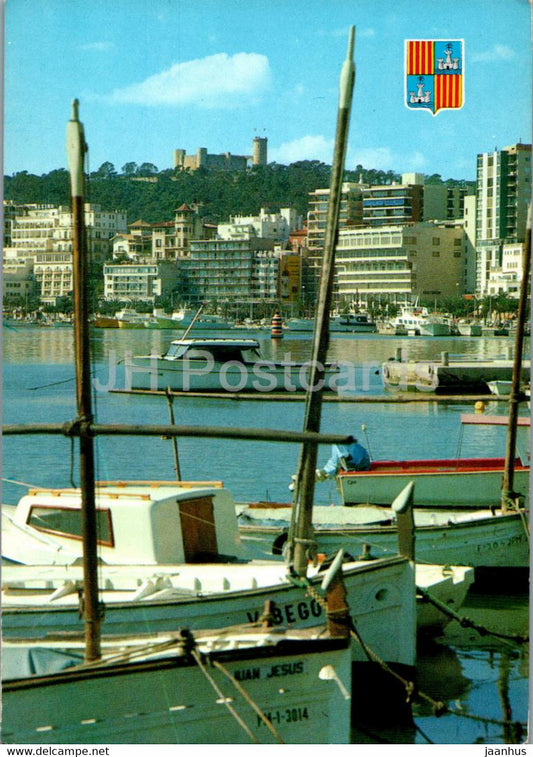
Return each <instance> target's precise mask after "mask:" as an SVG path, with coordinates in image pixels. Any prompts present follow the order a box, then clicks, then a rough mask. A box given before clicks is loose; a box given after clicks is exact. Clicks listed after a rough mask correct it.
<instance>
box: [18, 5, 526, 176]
mask: <svg viewBox="0 0 533 757" xmlns="http://www.w3.org/2000/svg"><path fill="white" fill-rule="evenodd" d="M4 12H5V20H4V37H5V39H4V45H5V76H4V87H5V92H4V99H5V104H4V119H5V120H4V173H5V174H13V173H15V172H18V171H23V170H26V171H29V172H30V173H36V174H41V173H47V172H48V171H50V170H53V169H55V168H60V167H63V166H65V165H66V159H65V148H64V133H65V127H66V122H67V121H68V119H69V117H70V103H71V101H72V99H73V98H75V97H77V98H79V100H80V116H81V119H82V121H83V122H84V125H85V131H86V137H87V141H88V143H89V149H90V152H89V161H90V170H96V169H97V168H98V167H99V166H100V165H101V164H102V163H103V162H105V161H110V162H111V163H113V164H114V166H115V168H116V169H117V170H119V171H120V169H121V168H122V166H123V165H124V164H125V163H126V162H129V161H134V162H136V163H138V164H141V163H144V162H150V163H153V164H155V165H156V166H157V167H158V169H159V170H163V169H165V168H170V167H172V154H173V150H174V149H175V148H183V149H185V150H186V151H187V152H188V153H194V152H196V150H197V148H198V147H206V148H207V149H208V151H209V152H211V153H221V152H231V153H233V154H235V155H249V154H251V149H252V140H253V138H254V136H266V137H268V158H269V161H277V162H278V163H283V164H288V163H291V162H294V161H296V160H321V161H323V162H325V163H331V158H332V154H333V138H334V133H335V121H336V109H337V97H338V78H339V71H340V67H341V65H342V61H343V59H344V57H345V54H346V45H347V38H348V29H349V27H350V26H351V25H355V26H356V45H355V61H356V68H357V76H356V84H355V90H354V101H353V111H352V120H351V127H350V141H349V149H348V154H347V163H346V165H347V167H348V168H355V166H356V165H357V164H358V163H361V164H362V165H363V166H364V167H365V168H377V169H381V170H393V171H398V172H406V171H421V172H423V173H427V174H432V173H439V174H441V175H442V177H443V178H450V177H452V178H457V179H462V178H464V179H473V178H474V177H475V166H476V155H477V153H479V152H486V151H488V150H493V149H494V148H495V147H496V148H502V147H504V146H506V145H510V144H514V143H516V142H518V141H523V142H530V141H531V94H530V92H531V89H530V82H531V68H530V65H531V64H530V45H531V38H530V4H529V2H528V0H448V1H447V2H444V0H269V2H266V1H265V0H89V1H88V0H5V8H4ZM407 39H464V40H465V72H464V73H465V104H464V106H463V108H462V109H461V110H459V111H441V112H439V113H438V114H437V115H436V116H433V115H431V114H430V112H429V111H413V110H409V109H408V108H406V107H405V105H404V43H405V40H407Z"/></svg>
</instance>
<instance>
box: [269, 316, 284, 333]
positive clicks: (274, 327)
mask: <svg viewBox="0 0 533 757" xmlns="http://www.w3.org/2000/svg"><path fill="white" fill-rule="evenodd" d="M270 326H271V330H270V338H271V339H283V330H282V320H281V316H280V314H279V313H278V311H277V310H276V312H275V313H274V315H273V316H272V321H271V322H270Z"/></svg>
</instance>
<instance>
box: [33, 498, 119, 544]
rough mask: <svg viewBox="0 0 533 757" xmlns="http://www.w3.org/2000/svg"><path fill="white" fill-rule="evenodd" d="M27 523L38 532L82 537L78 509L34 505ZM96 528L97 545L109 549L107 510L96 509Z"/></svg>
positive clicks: (110, 530)
mask: <svg viewBox="0 0 533 757" xmlns="http://www.w3.org/2000/svg"><path fill="white" fill-rule="evenodd" d="M27 523H28V525H29V526H32V527H33V528H36V529H37V530H38V531H48V532H50V533H54V534H57V535H59V536H69V537H71V538H72V537H74V538H75V539H81V537H82V532H81V529H82V527H81V510H80V509H78V508H76V509H74V508H70V507H62V508H61V507H46V506H45V505H42V506H39V505H34V506H32V508H31V509H30V513H29V515H28V521H27ZM96 528H97V533H98V543H99V544H104V545H106V546H109V547H112V546H114V539H113V529H112V526H111V513H110V512H109V510H107V509H106V510H102V509H97V511H96Z"/></svg>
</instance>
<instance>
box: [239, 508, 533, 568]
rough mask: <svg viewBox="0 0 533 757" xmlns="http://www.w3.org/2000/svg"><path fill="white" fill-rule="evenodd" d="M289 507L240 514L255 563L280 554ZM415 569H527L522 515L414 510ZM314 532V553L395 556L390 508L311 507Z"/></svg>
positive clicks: (241, 527) (393, 519)
mask: <svg viewBox="0 0 533 757" xmlns="http://www.w3.org/2000/svg"><path fill="white" fill-rule="evenodd" d="M290 510H291V508H290V506H289V505H282V504H281V505H279V506H276V505H272V504H271V503H261V504H255V503H253V504H252V505H245V506H243V507H242V508H241V509H240V510H239V531H240V534H241V538H242V540H243V543H244V544H245V546H247V547H248V549H249V552H250V554H254V555H255V556H256V557H259V555H262V556H263V557H266V555H268V554H270V553H272V549H273V548H275V549H281V548H282V546H283V543H284V541H285V539H286V534H287V528H288V523H289V521H290ZM413 516H414V525H415V543H416V559H417V561H418V562H419V563H431V564H437V565H462V566H470V567H473V568H528V567H529V534H528V531H527V521H526V520H525V518H526V513H525V511H524V510H520V511H509V512H506V513H503V512H502V511H501V510H496V509H495V508H493V509H489V508H487V509H479V508H476V509H466V508H465V509H463V510H454V509H451V508H450V509H448V508H443V507H438V508H416V507H415V508H413ZM313 527H314V530H315V536H316V539H317V542H318V545H319V549H320V550H322V551H323V552H326V553H327V552H328V551H330V550H331V549H332V547H333V545H335V547H342V548H343V549H344V550H345V552H346V553H347V554H349V555H359V554H362V553H364V545H370V548H371V554H372V555H375V556H383V555H385V554H393V553H394V552H395V551H396V550H397V538H398V533H397V532H398V529H397V523H396V516H395V513H394V510H393V509H392V508H390V507H379V506H377V505H374V506H366V505H360V506H357V507H342V506H340V507H330V506H329V505H322V506H321V505H315V507H314V510H313Z"/></svg>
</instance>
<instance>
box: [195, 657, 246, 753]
mask: <svg viewBox="0 0 533 757" xmlns="http://www.w3.org/2000/svg"><path fill="white" fill-rule="evenodd" d="M191 655H192V657H193V658H194V660H195V662H196V663H197V665H198V667H199V668H200V670H201V671H202V673H203V674H204V676H205V677H206V678H207V680H208V681H209V683H210V684H211V686H212V687H213V689H214V690H215V691H216V693H217V694H218V696H219V697H220V699H221V701H222V703H223V704H224V705H225V706H226V707H227V708H228V711H229V712H230V714H231V715H233V717H234V718H235V720H236V721H237V723H238V724H239V725H240V726H241V728H242V729H243V731H244V732H245V733H246V734H247V736H248V737H249V738H250V740H251V741H253V742H254V744H259V739H258V738H257V737H256V736H254V734H253V733H252V732H251V730H250V729H249V728H248V726H247V725H246V723H245V722H244V720H243V719H242V718H241V716H240V715H239V713H238V712H237V711H236V710H235V708H234V707H232V705H231V702H229V701H228V697H227V696H225V694H223V692H222V691H221V689H220V688H219V686H218V684H217V682H216V681H215V679H214V678H213V676H212V675H210V673H209V671H208V670H207V668H206V666H205V665H204V663H203V662H202V659H201V656H200V655H199V653H198V652H197V650H196V649H192V650H191Z"/></svg>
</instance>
